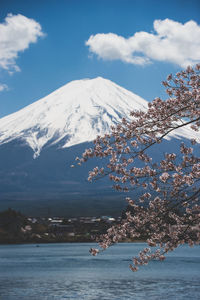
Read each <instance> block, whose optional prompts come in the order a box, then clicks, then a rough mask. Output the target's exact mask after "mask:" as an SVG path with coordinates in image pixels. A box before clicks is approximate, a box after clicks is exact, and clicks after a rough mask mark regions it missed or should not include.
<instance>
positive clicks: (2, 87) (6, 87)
mask: <svg viewBox="0 0 200 300" xmlns="http://www.w3.org/2000/svg"><path fill="white" fill-rule="evenodd" d="M4 90H8V86H7V85H6V84H4V83H0V92H2V91H4Z"/></svg>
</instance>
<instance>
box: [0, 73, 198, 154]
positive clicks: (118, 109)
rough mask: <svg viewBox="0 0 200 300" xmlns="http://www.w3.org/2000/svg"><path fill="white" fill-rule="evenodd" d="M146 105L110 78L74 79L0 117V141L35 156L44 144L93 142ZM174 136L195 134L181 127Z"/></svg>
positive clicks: (66, 145) (64, 145)
mask: <svg viewBox="0 0 200 300" xmlns="http://www.w3.org/2000/svg"><path fill="white" fill-rule="evenodd" d="M146 108H147V101H146V100H144V99H142V98H141V97H139V96H138V95H135V94H133V93H132V92H130V91H127V90H126V89H124V88H122V87H120V86H118V85H117V84H115V83H113V82H112V81H110V80H107V79H104V78H101V77H97V78H95V79H84V80H76V81H72V82H70V83H68V84H66V85H64V86H63V87H61V88H59V89H57V90H56V91H54V92H53V93H51V94H50V95H48V96H46V97H44V98H42V99H40V100H38V101H36V102H34V103H33V104H31V105H28V106H27V107H25V108H23V109H21V110H19V111H18V112H16V113H13V114H11V115H8V116H6V117H4V118H2V119H0V144H3V143H7V142H10V141H12V140H16V139H19V140H21V141H23V142H24V143H26V144H27V145H29V146H30V147H31V148H32V150H33V152H34V157H35V158H36V157H37V156H38V155H39V154H40V152H41V150H42V148H43V147H45V145H48V146H50V145H54V144H57V143H58V142H60V141H62V143H61V144H62V147H63V148H66V147H70V146H73V145H76V144H80V143H83V142H88V141H92V140H94V139H95V138H96V136H97V135H102V134H105V133H107V132H109V131H110V126H111V125H113V124H117V123H119V122H120V120H121V119H122V117H126V118H127V117H129V114H130V111H131V109H138V110H140V109H141V110H144V109H146ZM175 135H176V137H177V138H180V137H187V136H189V137H191V135H192V136H194V135H195V133H194V132H193V131H191V130H190V129H186V128H183V129H179V130H178V131H177V132H176V133H175V132H174V133H173V136H175Z"/></svg>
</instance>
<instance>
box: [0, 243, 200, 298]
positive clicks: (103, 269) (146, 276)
mask: <svg viewBox="0 0 200 300" xmlns="http://www.w3.org/2000/svg"><path fill="white" fill-rule="evenodd" d="M94 246H95V245H94V244H89V243H81V244H78V243H77V244H70V243H66V244H40V245H39V247H38V246H37V245H34V244H31V245H1V246H0V300H61V299H62V300H64V299H78V300H79V299H80V300H83V299H86V300H111V299H113V300H123V299H124V300H125V299H126V300H130V299H131V300H138V299H141V300H144V299H148V300H160V299H162V300H165V299H167V300H168V299H170V300H180V299H187V300H188V299H192V300H196V299H198V300H199V299H200V247H199V246H195V247H193V248H190V247H188V246H186V245H184V246H181V247H179V248H178V249H177V250H176V251H174V252H171V253H169V254H168V255H167V258H166V260H165V261H163V262H159V261H153V262H151V263H150V264H149V265H148V266H144V267H142V268H141V269H140V271H138V272H135V273H133V272H132V271H130V269H129V264H130V262H131V258H132V256H134V255H136V254H137V253H138V251H140V250H141V249H143V247H144V246H145V244H144V243H134V244H133V243H130V244H128V243H123V244H118V245H116V246H113V247H111V248H110V249H108V250H107V251H105V252H103V253H101V254H99V255H98V256H96V257H93V256H91V255H90V254H89V249H90V247H94Z"/></svg>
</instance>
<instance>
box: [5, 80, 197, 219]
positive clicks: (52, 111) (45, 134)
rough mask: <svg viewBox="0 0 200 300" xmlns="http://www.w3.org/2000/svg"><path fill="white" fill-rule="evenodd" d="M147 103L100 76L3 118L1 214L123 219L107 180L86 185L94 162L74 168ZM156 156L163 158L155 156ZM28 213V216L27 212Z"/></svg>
mask: <svg viewBox="0 0 200 300" xmlns="http://www.w3.org/2000/svg"><path fill="white" fill-rule="evenodd" d="M147 104H148V102H147V101H146V100H144V99H142V98H141V97H139V96H137V95H135V94H133V93H132V92H130V91H127V90H126V89H124V88H122V87H120V86H118V85H117V84H115V83H113V82H112V81H110V80H107V79H103V78H101V77H98V78H95V79H84V80H76V81H72V82H70V83H68V84H66V85H64V86H63V87H61V88H59V89H57V90H56V91H54V92H53V93H51V94H50V95H48V96H46V97H44V98H42V99H40V100H38V101H36V102H34V103H33V104H31V105H28V106H27V107H25V108H23V109H21V110H19V111H18V112H16V113H13V114H10V115H8V116H6V117H4V118H2V119H0V158H1V167H0V209H1V208H2V209H6V208H7V207H12V208H14V209H20V210H22V211H23V212H25V213H27V212H28V213H30V214H31V213H33V212H34V214H36V213H37V214H41V215H45V214H47V213H49V211H53V212H52V213H54V214H55V212H57V213H58V214H60V213H61V212H62V213H63V214H65V215H67V214H68V215H72V214H74V215H75V214H79V215H80V214H83V215H84V214H98V213H109V214H119V211H120V209H121V207H122V206H123V205H125V204H124V200H123V198H124V197H122V196H121V195H120V194H116V193H115V192H114V191H112V189H111V183H110V182H109V181H108V180H102V181H101V182H100V181H99V182H98V183H95V184H89V183H88V182H87V181H86V178H87V174H88V171H89V170H90V169H91V168H92V167H94V166H95V164H96V162H95V160H92V161H91V162H88V163H87V164H85V165H84V166H83V167H81V168H78V167H77V168H74V169H71V168H70V165H71V164H73V163H74V159H75V157H76V156H80V155H81V153H82V152H83V151H84V149H85V148H88V147H90V146H91V141H92V140H94V139H95V138H96V136H97V135H102V134H104V133H108V132H109V130H110V126H111V125H113V124H117V123H119V122H120V120H121V119H122V118H123V117H126V118H129V113H130V111H131V110H132V109H141V110H145V109H146V108H147ZM196 135H197V134H195V132H193V131H191V130H190V129H189V128H182V129H179V130H177V132H176V133H173V134H171V136H170V137H169V138H168V140H172V139H173V143H171V142H169V141H165V143H164V144H163V147H164V148H163V150H162V147H161V152H162V151H163V152H164V151H167V150H166V149H168V150H169V151H170V150H172V147H173V149H174V148H177V147H178V144H179V143H178V141H179V140H180V139H181V140H183V139H186V140H187V139H190V138H192V137H195V136H196ZM154 155H160V153H156V152H154ZM24 210H25V211H24Z"/></svg>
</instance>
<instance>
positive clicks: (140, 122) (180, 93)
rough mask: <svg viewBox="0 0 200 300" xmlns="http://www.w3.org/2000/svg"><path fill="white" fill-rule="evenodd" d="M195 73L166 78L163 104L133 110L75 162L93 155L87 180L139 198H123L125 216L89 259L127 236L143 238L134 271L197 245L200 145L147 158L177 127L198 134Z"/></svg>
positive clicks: (199, 85)
mask: <svg viewBox="0 0 200 300" xmlns="http://www.w3.org/2000/svg"><path fill="white" fill-rule="evenodd" d="M199 73H200V64H199V65H196V67H195V68H192V67H188V68H187V69H186V70H183V71H181V72H178V73H177V74H176V75H175V76H173V75H172V74H170V75H169V76H168V77H167V80H166V81H163V85H164V87H165V88H166V93H167V95H168V98H167V99H166V100H165V101H164V100H162V99H161V98H159V97H158V98H156V99H154V100H153V101H152V102H151V103H149V104H148V109H147V110H146V111H136V110H135V111H132V112H131V118H132V119H131V121H128V120H126V119H125V118H123V119H122V121H121V123H120V124H118V125H117V126H116V127H114V126H112V127H111V134H106V135H104V136H102V137H100V136H98V137H97V138H96V140H95V141H94V147H93V149H91V148H90V149H86V150H85V152H84V153H83V155H82V157H81V158H77V159H76V160H77V162H78V164H82V163H84V162H87V160H88V159H91V158H93V157H96V158H98V159H99V163H100V164H101V163H102V166H96V167H95V168H94V169H93V170H91V171H90V173H89V177H88V180H90V181H92V180H96V179H98V178H102V177H105V176H108V178H109V180H111V181H112V182H113V187H114V188H115V189H116V190H118V191H124V192H126V193H127V192H128V191H133V190H135V189H137V192H138V193H137V194H140V195H139V196H138V198H137V199H131V198H130V197H127V198H126V200H127V202H128V208H127V212H126V216H125V217H124V218H122V220H121V223H120V224H117V225H114V226H112V227H111V228H109V229H108V231H107V233H106V234H103V235H101V236H99V237H97V241H98V243H99V247H100V249H91V250H90V252H91V253H92V254H93V255H97V254H98V253H99V252H101V251H104V250H105V249H107V248H108V247H109V246H111V245H114V244H116V243H118V242H120V241H123V240H126V239H127V238H129V239H131V240H133V241H134V240H137V239H139V238H141V237H142V238H145V239H146V241H147V244H148V247H147V248H145V249H143V250H142V251H141V252H140V253H139V254H138V256H137V257H134V258H133V263H132V264H131V265H130V269H131V270H132V271H137V270H138V269H139V267H140V266H141V265H146V264H148V262H149V261H151V260H152V259H157V260H160V261H163V260H164V259H165V254H166V253H168V252H169V251H173V250H174V249H176V248H177V247H178V246H179V245H181V244H185V243H187V244H189V245H190V246H193V245H195V244H199V243H200V222H199V221H200V203H199V202H200V201H199V200H200V184H199V183H200V157H199V153H200V151H199V150H200V149H199V142H200V141H197V140H196V139H191V143H190V144H191V145H186V144H184V143H180V152H179V153H165V154H164V156H163V158H162V160H161V161H153V160H152V158H151V157H150V155H149V149H150V148H151V147H159V144H160V143H161V142H162V141H163V139H164V138H165V137H166V136H167V135H169V134H170V133H171V132H173V131H175V130H176V129H178V128H181V127H184V126H190V128H191V129H192V130H194V131H195V132H199V129H200V74H199ZM194 147H196V148H195V149H196V150H194ZM138 162H139V164H138ZM138 165H139V167H138Z"/></svg>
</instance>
